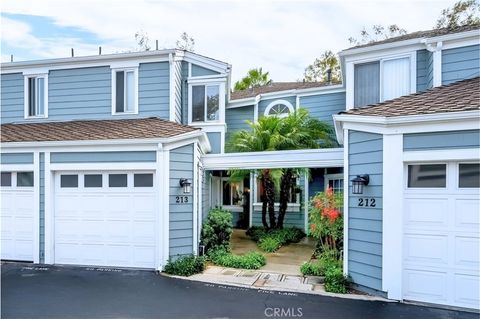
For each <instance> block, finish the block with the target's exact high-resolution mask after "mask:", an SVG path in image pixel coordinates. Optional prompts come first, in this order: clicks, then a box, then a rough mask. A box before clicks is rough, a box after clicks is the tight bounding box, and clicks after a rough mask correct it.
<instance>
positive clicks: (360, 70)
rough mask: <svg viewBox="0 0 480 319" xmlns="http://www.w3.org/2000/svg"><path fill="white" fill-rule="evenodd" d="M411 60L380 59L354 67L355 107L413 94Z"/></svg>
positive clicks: (399, 58) (402, 58)
mask: <svg viewBox="0 0 480 319" xmlns="http://www.w3.org/2000/svg"><path fill="white" fill-rule="evenodd" d="M411 73H412V72H411V58H410V57H409V56H404V57H397V58H388V59H380V60H377V61H373V62H367V63H359V64H355V65H354V99H353V100H354V106H355V107H361V106H365V105H369V104H375V103H379V102H382V101H386V100H391V99H394V98H397V97H400V96H403V95H408V94H411V93H413V92H412V89H413V88H412V74H411Z"/></svg>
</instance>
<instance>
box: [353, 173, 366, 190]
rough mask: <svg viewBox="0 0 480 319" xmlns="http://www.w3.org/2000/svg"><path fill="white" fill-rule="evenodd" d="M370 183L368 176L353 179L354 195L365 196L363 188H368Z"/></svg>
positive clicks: (358, 176)
mask: <svg viewBox="0 0 480 319" xmlns="http://www.w3.org/2000/svg"><path fill="white" fill-rule="evenodd" d="M369 182H370V176H368V174H364V175H357V177H355V178H354V179H352V193H353V194H363V186H367V185H368V183H369Z"/></svg>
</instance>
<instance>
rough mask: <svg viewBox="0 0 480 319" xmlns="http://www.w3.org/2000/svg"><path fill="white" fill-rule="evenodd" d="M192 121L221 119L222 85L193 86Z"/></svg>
mask: <svg viewBox="0 0 480 319" xmlns="http://www.w3.org/2000/svg"><path fill="white" fill-rule="evenodd" d="M191 105H192V122H209V121H218V120H220V85H218V84H215V85H193V86H192V103H191Z"/></svg>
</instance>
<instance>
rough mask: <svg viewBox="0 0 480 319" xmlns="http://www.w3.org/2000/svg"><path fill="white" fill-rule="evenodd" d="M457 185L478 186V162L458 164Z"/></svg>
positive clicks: (479, 168)
mask: <svg viewBox="0 0 480 319" xmlns="http://www.w3.org/2000/svg"><path fill="white" fill-rule="evenodd" d="M458 187H459V188H480V163H477V164H459V165H458Z"/></svg>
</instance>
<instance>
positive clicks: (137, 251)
mask: <svg viewBox="0 0 480 319" xmlns="http://www.w3.org/2000/svg"><path fill="white" fill-rule="evenodd" d="M155 190H156V185H155V178H154V174H153V173H151V172H111V173H109V172H101V173H98V172H97V173H96V172H92V173H89V172H82V173H79V172H73V173H70V172H64V173H63V172H62V173H58V174H56V177H55V225H54V232H55V238H54V240H55V252H54V256H55V263H58V264H77V265H95V266H121V267H142V268H154V267H155V260H156V258H157V256H156V245H155V238H156V216H157V214H156V212H157V208H156V207H157V205H156V193H155Z"/></svg>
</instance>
